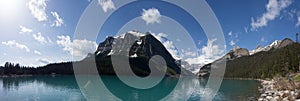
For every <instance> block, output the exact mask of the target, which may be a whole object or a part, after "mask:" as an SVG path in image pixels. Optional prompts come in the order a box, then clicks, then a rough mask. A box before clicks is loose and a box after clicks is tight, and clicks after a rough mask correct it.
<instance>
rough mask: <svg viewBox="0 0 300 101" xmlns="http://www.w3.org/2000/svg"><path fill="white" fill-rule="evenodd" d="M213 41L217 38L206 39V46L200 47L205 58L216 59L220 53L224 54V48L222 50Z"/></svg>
mask: <svg viewBox="0 0 300 101" xmlns="http://www.w3.org/2000/svg"><path fill="white" fill-rule="evenodd" d="M215 41H217V39H213V40H208V41H207V46H203V47H202V49H201V52H202V55H204V56H205V57H206V58H211V59H217V58H219V57H220V55H223V54H224V50H222V48H221V47H220V46H218V45H215V44H214V42H215Z"/></svg>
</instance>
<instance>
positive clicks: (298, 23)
mask: <svg viewBox="0 0 300 101" xmlns="http://www.w3.org/2000/svg"><path fill="white" fill-rule="evenodd" d="M296 26H297V27H299V26H300V16H299V17H298V22H297V24H296Z"/></svg>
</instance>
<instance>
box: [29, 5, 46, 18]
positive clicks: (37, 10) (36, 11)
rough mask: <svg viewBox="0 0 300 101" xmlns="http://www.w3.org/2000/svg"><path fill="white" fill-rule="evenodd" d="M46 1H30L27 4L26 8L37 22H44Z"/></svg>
mask: <svg viewBox="0 0 300 101" xmlns="http://www.w3.org/2000/svg"><path fill="white" fill-rule="evenodd" d="M46 1H47V0H30V1H29V2H28V8H29V10H30V11H31V14H32V15H33V16H34V17H35V18H36V19H37V20H38V21H46V20H47V14H46V7H47V4H46Z"/></svg>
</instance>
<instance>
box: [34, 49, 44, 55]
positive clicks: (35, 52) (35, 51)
mask: <svg viewBox="0 0 300 101" xmlns="http://www.w3.org/2000/svg"><path fill="white" fill-rule="evenodd" d="M34 54H37V55H42V53H41V52H40V51H37V50H34Z"/></svg>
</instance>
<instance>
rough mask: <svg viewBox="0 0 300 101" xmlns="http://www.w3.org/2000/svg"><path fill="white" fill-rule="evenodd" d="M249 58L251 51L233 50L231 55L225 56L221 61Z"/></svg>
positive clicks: (243, 49)
mask: <svg viewBox="0 0 300 101" xmlns="http://www.w3.org/2000/svg"><path fill="white" fill-rule="evenodd" d="M243 56H249V51H248V50H247V49H245V48H237V49H232V50H231V51H230V52H229V53H227V54H226V55H225V56H223V57H222V58H221V59H227V60H233V59H236V58H239V57H243Z"/></svg>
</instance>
